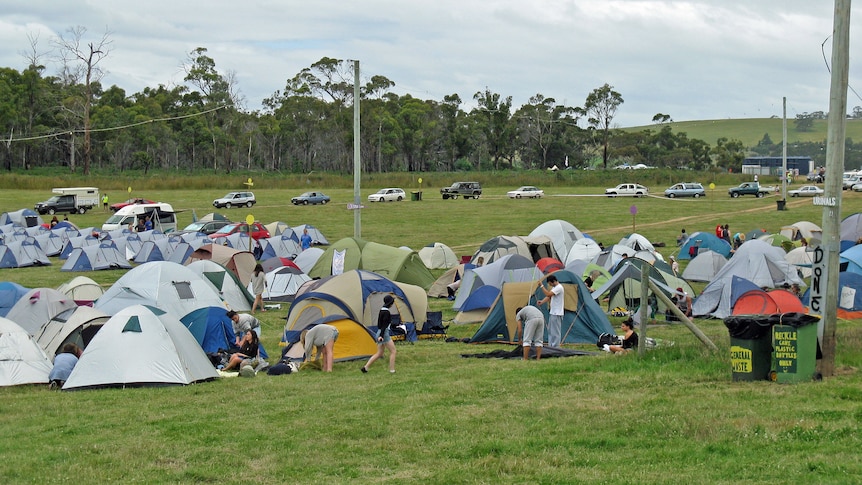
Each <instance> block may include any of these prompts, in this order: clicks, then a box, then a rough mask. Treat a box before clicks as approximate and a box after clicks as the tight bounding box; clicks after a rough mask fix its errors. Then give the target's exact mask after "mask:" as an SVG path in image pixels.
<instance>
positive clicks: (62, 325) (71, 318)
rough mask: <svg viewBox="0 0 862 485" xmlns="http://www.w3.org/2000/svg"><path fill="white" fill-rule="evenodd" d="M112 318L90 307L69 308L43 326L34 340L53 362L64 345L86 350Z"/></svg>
mask: <svg viewBox="0 0 862 485" xmlns="http://www.w3.org/2000/svg"><path fill="white" fill-rule="evenodd" d="M109 318H111V317H110V316H109V315H107V314H106V313H104V312H102V311H99V310H96V309H95V308H91V307H88V306H79V307H75V308H69V309H68V310H64V311H62V312H60V313H59V314H58V315H55V316H54V318H52V319H51V320H50V321H48V323H46V324H45V325H42V328H40V329H39V330H38V331H36V334H35V335H34V338H35V339H36V342H37V343H38V344H39V346H40V347H42V350H44V351H45V355H47V356H48V358H49V359H51V361H53V360H54V356H55V355H56V354H57V353H59V352H60V350H61V349H62V348H63V345H65V344H67V343H70V344H75V345H77V346H78V347H79V348H82V349H85V348H87V345H89V344H90V340H92V339H93V336H95V335H96V333H97V332H98V331H99V329H100V328H102V325H104V323H105V322H107V321H108V319H109Z"/></svg>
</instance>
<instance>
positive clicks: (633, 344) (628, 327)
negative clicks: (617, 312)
mask: <svg viewBox="0 0 862 485" xmlns="http://www.w3.org/2000/svg"><path fill="white" fill-rule="evenodd" d="M620 328H621V329H622V331H623V343H622V345H607V344H605V346H604V347H603V350H604V351H605V352H612V353H617V352H628V351H629V350H631V349H635V348H637V346H638V334H637V332H635V322H634V320H632V319H631V318H627V319H626V320H625V321H623V323H622V324H620Z"/></svg>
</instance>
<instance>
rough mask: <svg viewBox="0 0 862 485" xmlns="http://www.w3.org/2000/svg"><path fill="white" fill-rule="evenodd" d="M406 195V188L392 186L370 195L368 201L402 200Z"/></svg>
mask: <svg viewBox="0 0 862 485" xmlns="http://www.w3.org/2000/svg"><path fill="white" fill-rule="evenodd" d="M405 197H407V196H406V194H405V193H404V189H399V188H395V187H390V188H386V189H380V190H378V191H377V192H375V193H373V194H371V195H369V196H368V202H393V201H395V202H401V201H402V200H404V198H405Z"/></svg>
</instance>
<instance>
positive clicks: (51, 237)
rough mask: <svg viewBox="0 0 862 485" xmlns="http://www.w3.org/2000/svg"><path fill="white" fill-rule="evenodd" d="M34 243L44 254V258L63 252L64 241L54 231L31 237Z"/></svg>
mask: <svg viewBox="0 0 862 485" xmlns="http://www.w3.org/2000/svg"><path fill="white" fill-rule="evenodd" d="M33 239H35V240H36V243H37V244H38V245H39V247H40V248H41V249H42V251H44V252H45V256H48V257H51V256H57V255H58V254H60V251H62V250H63V244H65V240H64V239H63V237H62V236H60V235H58V234H57V233H56V232H54V231H45V232H42V233H39V234H36V235H35V236H33Z"/></svg>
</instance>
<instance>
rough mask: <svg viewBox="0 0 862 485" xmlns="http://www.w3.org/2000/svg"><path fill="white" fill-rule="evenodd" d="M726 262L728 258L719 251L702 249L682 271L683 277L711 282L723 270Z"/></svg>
mask: <svg viewBox="0 0 862 485" xmlns="http://www.w3.org/2000/svg"><path fill="white" fill-rule="evenodd" d="M725 264H727V260H726V259H724V256H722V255H720V254H718V253H717V252H715V251H709V250H706V251H702V252H701V253H700V254H698V255H697V256H695V257H694V259H692V260H691V261H689V263H688V266H686V267H685V271H683V272H682V277H683V278H685V279H687V280H689V281H707V282H709V281H712V280H713V278H715V275H716V274H718V272H719V271H721V268H723V267H724V265H725Z"/></svg>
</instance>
